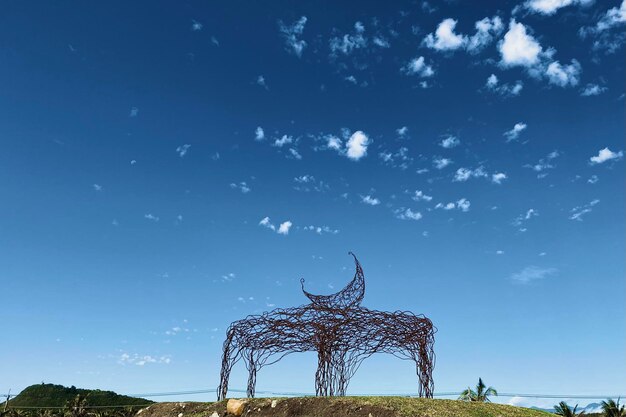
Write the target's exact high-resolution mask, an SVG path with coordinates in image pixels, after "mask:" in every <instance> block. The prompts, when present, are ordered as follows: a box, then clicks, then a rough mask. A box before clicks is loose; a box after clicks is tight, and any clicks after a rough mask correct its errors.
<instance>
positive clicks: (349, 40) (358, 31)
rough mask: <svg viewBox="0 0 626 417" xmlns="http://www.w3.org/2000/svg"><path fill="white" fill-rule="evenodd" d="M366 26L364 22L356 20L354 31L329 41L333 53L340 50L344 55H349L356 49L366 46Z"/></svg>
mask: <svg viewBox="0 0 626 417" xmlns="http://www.w3.org/2000/svg"><path fill="white" fill-rule="evenodd" d="M364 33H365V26H363V23H361V22H356V23H355V24H354V33H352V34H349V33H346V34H345V35H343V36H341V37H337V36H335V37H333V38H331V39H330V41H329V46H330V52H331V54H333V55H334V54H337V53H338V52H341V53H343V54H344V55H349V54H350V53H352V51H354V50H355V49H360V48H365V47H366V46H367V39H366V38H365V36H364Z"/></svg>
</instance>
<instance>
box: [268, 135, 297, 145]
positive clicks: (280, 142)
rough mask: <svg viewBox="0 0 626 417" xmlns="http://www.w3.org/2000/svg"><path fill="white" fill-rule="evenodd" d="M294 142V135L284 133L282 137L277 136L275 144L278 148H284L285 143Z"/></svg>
mask: <svg viewBox="0 0 626 417" xmlns="http://www.w3.org/2000/svg"><path fill="white" fill-rule="evenodd" d="M292 142H293V137H292V136H288V135H283V136H282V137H281V138H276V139H275V140H274V144H273V146H276V147H278V148H282V147H283V146H284V145H287V144H289V143H292Z"/></svg>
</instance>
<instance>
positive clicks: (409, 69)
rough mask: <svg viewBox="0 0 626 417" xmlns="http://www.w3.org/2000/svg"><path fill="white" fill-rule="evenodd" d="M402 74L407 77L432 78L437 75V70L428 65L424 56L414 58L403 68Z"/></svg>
mask: <svg viewBox="0 0 626 417" xmlns="http://www.w3.org/2000/svg"><path fill="white" fill-rule="evenodd" d="M402 72H404V73H405V74H407V75H417V76H419V77H421V78H427V77H432V76H433V75H434V74H435V70H433V67H432V66H431V65H428V64H426V60H425V59H424V57H423V56H420V57H418V58H413V59H412V60H410V61H409V63H408V64H406V65H405V66H404V67H402Z"/></svg>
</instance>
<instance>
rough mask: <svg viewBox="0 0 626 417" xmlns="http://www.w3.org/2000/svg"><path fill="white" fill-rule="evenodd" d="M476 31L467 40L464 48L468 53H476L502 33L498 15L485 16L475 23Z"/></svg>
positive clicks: (502, 26) (502, 27)
mask: <svg viewBox="0 0 626 417" xmlns="http://www.w3.org/2000/svg"><path fill="white" fill-rule="evenodd" d="M475 27H476V33H475V34H474V35H472V36H470V37H469V38H468V40H467V45H466V48H467V50H468V52H470V53H476V52H479V51H481V50H482V49H484V48H485V47H486V46H487V45H489V44H490V43H491V42H492V41H493V39H494V38H495V37H496V36H498V35H499V34H500V33H502V30H503V29H504V25H503V24H502V20H501V19H500V18H499V17H498V16H494V17H493V18H488V17H485V18H484V19H482V20H479V21H478V22H476V24H475Z"/></svg>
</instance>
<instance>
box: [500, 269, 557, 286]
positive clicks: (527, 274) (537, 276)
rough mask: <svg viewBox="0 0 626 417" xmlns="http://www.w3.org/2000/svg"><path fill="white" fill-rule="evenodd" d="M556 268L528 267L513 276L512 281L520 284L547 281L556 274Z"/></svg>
mask: <svg viewBox="0 0 626 417" xmlns="http://www.w3.org/2000/svg"><path fill="white" fill-rule="evenodd" d="M557 272H558V271H557V269H556V268H540V267H537V266H527V267H526V268H524V269H522V270H521V271H520V272H516V273H514V274H512V275H511V277H510V279H511V280H512V281H514V282H516V283H518V284H529V283H530V282H532V281H536V280H541V279H545V278H547V277H549V276H551V275H554V274H556V273H557Z"/></svg>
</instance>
